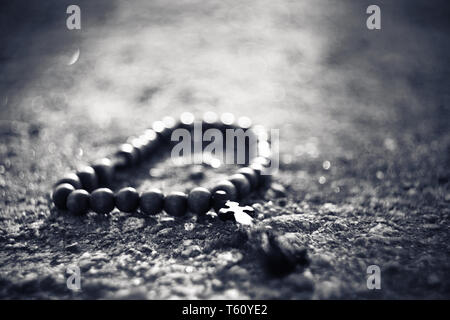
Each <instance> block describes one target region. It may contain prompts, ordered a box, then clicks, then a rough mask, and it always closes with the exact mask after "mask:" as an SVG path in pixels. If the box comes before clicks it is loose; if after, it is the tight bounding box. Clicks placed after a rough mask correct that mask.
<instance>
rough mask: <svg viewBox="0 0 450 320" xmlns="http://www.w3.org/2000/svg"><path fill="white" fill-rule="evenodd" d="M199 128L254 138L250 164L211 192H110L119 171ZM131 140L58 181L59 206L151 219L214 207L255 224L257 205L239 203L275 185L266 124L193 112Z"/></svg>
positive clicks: (156, 125) (228, 216)
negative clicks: (177, 134) (138, 214)
mask: <svg viewBox="0 0 450 320" xmlns="http://www.w3.org/2000/svg"><path fill="white" fill-rule="evenodd" d="M195 126H201V128H202V129H205V130H207V129H216V130H219V131H220V132H221V133H225V132H226V131H227V130H241V132H242V131H243V132H245V133H246V135H247V137H250V138H253V139H248V141H246V143H245V147H246V149H245V151H246V155H247V161H246V163H245V165H246V166H244V167H242V168H240V169H238V170H237V171H236V173H235V174H233V175H231V176H229V177H228V178H227V179H225V180H223V181H220V182H218V183H217V184H216V185H214V186H213V187H212V188H210V189H207V188H203V187H196V188H193V189H192V190H190V192H189V193H188V194H186V193H184V192H179V191H173V192H170V193H168V194H164V193H163V192H162V191H161V190H159V189H156V188H152V189H150V190H145V191H143V192H141V193H139V192H138V191H137V190H136V189H135V188H132V187H125V188H122V189H120V190H118V191H117V192H115V193H114V192H113V191H112V190H111V189H110V188H111V184H112V182H113V180H114V174H115V172H117V171H119V170H124V169H127V168H131V167H133V166H136V165H138V164H139V163H141V162H142V161H144V160H146V159H149V158H151V157H152V155H154V154H156V153H157V152H158V151H160V150H161V148H163V147H164V146H170V145H171V143H172V140H171V137H172V133H173V132H174V131H175V130H177V129H184V130H187V131H188V132H192V131H193V130H194V127H195ZM185 132H186V131H185ZM127 141H128V142H127V143H125V144H123V145H121V146H120V148H119V150H118V151H117V152H116V153H115V154H114V155H113V156H112V157H110V158H104V159H101V160H98V161H95V162H94V163H92V165H91V166H86V167H84V168H82V169H80V170H78V171H77V172H76V173H69V174H67V175H66V176H64V177H63V178H62V179H60V180H58V182H57V183H56V184H55V186H54V190H53V193H52V200H53V203H54V205H55V206H56V207H57V208H58V209H60V210H68V211H69V212H71V213H72V214H75V215H83V214H86V213H87V212H88V211H89V210H92V211H94V212H96V213H99V214H108V213H110V212H111V211H113V210H114V208H117V209H118V210H120V211H122V212H134V211H136V210H138V209H139V210H140V211H141V212H142V213H144V214H147V215H156V214H158V213H161V212H162V211H163V210H164V211H165V212H166V213H167V214H169V215H171V216H174V217H181V216H183V215H185V214H186V213H187V212H188V211H190V212H192V213H194V214H197V215H205V214H206V213H207V212H208V211H209V210H211V209H214V210H215V211H216V212H217V213H218V215H219V218H221V219H222V220H228V219H231V220H236V221H238V222H239V223H241V224H246V225H251V224H252V222H251V217H250V216H249V215H247V213H250V212H251V211H252V210H253V209H252V207H249V206H246V207H241V206H239V203H238V202H237V201H240V200H242V199H244V198H245V197H247V196H248V195H249V194H250V193H251V192H253V191H256V190H258V189H259V188H261V187H264V186H267V185H268V183H270V175H269V174H268V171H269V169H268V168H269V164H270V153H271V151H270V140H269V137H268V134H267V132H266V130H265V129H264V128H263V127H262V126H252V124H251V120H250V119H249V118H247V117H242V118H239V119H237V121H235V118H234V116H233V115H232V114H230V113H224V114H222V115H221V116H220V117H219V116H218V115H216V114H215V113H213V112H207V113H205V114H204V116H203V117H202V119H201V120H195V117H194V115H193V114H191V113H183V114H182V115H181V116H180V119H179V120H175V119H174V118H172V117H165V118H164V119H163V121H156V122H154V123H153V125H152V128H151V129H147V130H145V132H144V133H143V134H142V135H140V136H139V137H137V138H133V139H128V140H127ZM250 148H254V149H255V152H254V153H253V154H251V153H250V152H248V151H249V149H250Z"/></svg>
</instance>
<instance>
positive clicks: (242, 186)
mask: <svg viewBox="0 0 450 320" xmlns="http://www.w3.org/2000/svg"><path fill="white" fill-rule="evenodd" d="M228 180H230V182H231V183H232V184H234V186H235V187H236V190H237V193H238V198H239V199H242V198H244V197H246V196H248V195H249V193H250V191H251V187H250V182H249V181H248V179H247V178H246V177H245V176H244V175H243V174H241V173H236V174H233V175H232V176H231V177H230V178H228Z"/></svg>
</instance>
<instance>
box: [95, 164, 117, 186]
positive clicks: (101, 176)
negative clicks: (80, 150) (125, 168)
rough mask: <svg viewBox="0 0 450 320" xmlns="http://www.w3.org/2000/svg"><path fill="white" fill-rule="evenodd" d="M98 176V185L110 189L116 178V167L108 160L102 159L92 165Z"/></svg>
mask: <svg viewBox="0 0 450 320" xmlns="http://www.w3.org/2000/svg"><path fill="white" fill-rule="evenodd" d="M92 168H94V171H95V173H96V174H97V178H98V183H99V185H100V186H102V187H108V186H110V185H111V184H112V182H113V178H114V166H113V164H112V162H111V160H109V159H108V158H104V159H100V160H98V161H96V162H94V164H93V165H92Z"/></svg>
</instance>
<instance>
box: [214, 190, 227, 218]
mask: <svg viewBox="0 0 450 320" xmlns="http://www.w3.org/2000/svg"><path fill="white" fill-rule="evenodd" d="M228 200H231V199H230V195H229V194H228V193H226V192H225V191H223V190H217V191H216V192H214V194H213V196H212V203H213V208H214V211H215V212H217V213H219V210H220V209H222V208H225V203H227V201H228Z"/></svg>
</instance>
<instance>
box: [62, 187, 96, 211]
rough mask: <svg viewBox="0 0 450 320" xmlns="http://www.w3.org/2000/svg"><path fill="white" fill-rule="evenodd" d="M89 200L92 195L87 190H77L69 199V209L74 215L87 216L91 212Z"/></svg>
mask: <svg viewBox="0 0 450 320" xmlns="http://www.w3.org/2000/svg"><path fill="white" fill-rule="evenodd" d="M89 199H90V195H89V192H87V191H86V190H83V189H79V190H75V191H73V192H72V193H71V194H69V196H68V197H67V202H66V204H67V209H69V211H70V212H71V213H73V214H78V215H82V214H85V213H86V212H88V210H89Z"/></svg>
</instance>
